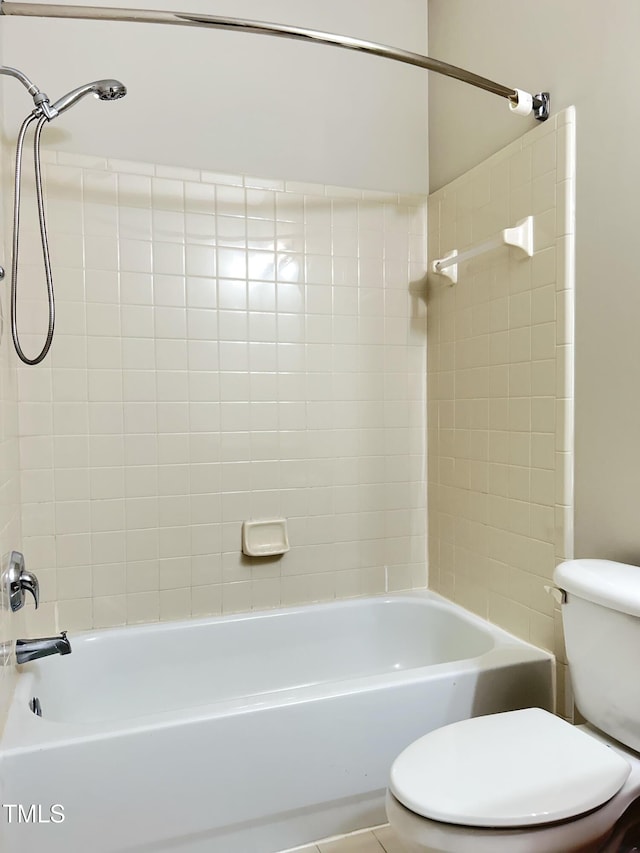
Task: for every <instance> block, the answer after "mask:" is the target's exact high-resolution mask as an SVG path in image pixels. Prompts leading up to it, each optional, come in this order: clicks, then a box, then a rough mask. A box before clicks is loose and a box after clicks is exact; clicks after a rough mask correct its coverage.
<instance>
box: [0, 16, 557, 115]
mask: <svg viewBox="0 0 640 853" xmlns="http://www.w3.org/2000/svg"><path fill="white" fill-rule="evenodd" d="M0 15H5V16H20V17H32V18H67V19H73V20H85V21H130V22H134V23H141V24H173V25H174V26H182V27H210V28H212V29H218V30H235V31H238V32H245V33H257V34H260V35H270V36H278V37H280V38H289V39H297V40H298V41H306V42H313V43H315V44H327V45H331V46H333V47H340V48H343V49H345V50H354V51H359V52H361V53H368V54H371V55H373V56H380V57H383V58H385V59H393V60H395V61H396V62H403V63H405V64H406V65H415V66H417V67H418V68H425V69H426V70H427V71H435V72H436V74H443V75H444V76H446V77H452V78H454V79H455V80H460V81H462V82H463V83H469V84H470V85H471V86H476V87H477V88H479V89H484V90H485V91H486V92H491V93H493V94H494V95H498V96H499V97H501V98H506V99H507V100H508V101H509V106H510V108H511V109H512V110H513V111H514V112H516V113H519V114H521V115H530V114H533V115H534V116H535V118H536V119H538V120H539V121H545V120H546V119H547V118H548V117H549V93H548V92H539V93H538V94H536V95H530V94H529V93H528V92H524V91H522V90H520V89H512V88H510V87H508V86H503V85H501V84H500V83H495V82H494V81H493V80H489V79H487V78H486V77H481V76H480V75H478V74H474V73H473V72H471V71H467V70H466V69H464V68H458V67H457V66H456V65H449V63H447V62H441V61H440V60H438V59H431V57H429V56H423V55H422V54H420V53H412V52H410V51H407V50H400V49H399V48H395V47H390V46H389V45H384V44H377V43H376V42H371V41H363V40H362V39H356V38H351V37H350V36H342V35H335V34H334V33H325V32H321V31H319V30H309V29H302V28H299V27H291V26H288V25H284V24H273V23H268V22H266V21H250V20H245V19H243V18H227V17H220V16H217V15H201V14H199V13H196V12H164V11H160V10H154V9H118V8H109V7H105V6H66V5H65V6H60V5H52V4H49V3H18V2H13V0H0Z"/></svg>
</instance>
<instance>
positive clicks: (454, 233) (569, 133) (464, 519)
mask: <svg viewBox="0 0 640 853" xmlns="http://www.w3.org/2000/svg"><path fill="white" fill-rule="evenodd" d="M573 118H574V115H573V111H572V110H565V111H563V112H562V113H560V114H559V115H558V116H553V117H552V118H550V119H549V121H548V122H546V123H545V124H544V125H541V126H538V127H536V128H534V129H533V130H532V131H530V132H529V133H527V134H526V135H525V136H524V137H523V138H522V139H521V140H520V139H518V140H516V141H515V142H513V143H511V144H510V145H508V146H507V147H506V148H504V149H503V150H502V151H500V152H498V153H496V154H494V155H493V156H492V157H490V158H488V159H487V160H485V161H484V162H483V163H481V164H479V165H478V166H475V167H474V168H473V169H471V170H469V171H468V172H466V173H465V174H464V175H462V176H461V177H460V178H457V179H456V180H455V181H453V182H451V183H449V184H447V185H446V186H445V187H443V188H442V189H440V190H438V191H437V192H435V193H434V194H432V195H431V196H430V197H429V258H430V259H431V260H433V259H436V258H441V257H443V256H444V255H445V254H446V253H447V252H449V251H451V250H452V249H454V248H455V249H457V250H458V251H459V252H462V251H465V250H466V249H468V248H469V247H471V246H475V245H477V244H478V243H481V242H482V241H484V240H487V239H489V238H491V237H493V236H494V235H495V234H497V233H498V232H499V231H500V230H501V229H502V228H507V227H510V226H513V225H515V224H516V223H517V222H519V221H520V220H522V219H524V218H525V217H527V216H532V217H533V231H534V253H533V257H531V258H528V257H522V256H520V255H519V254H518V252H517V251H516V250H515V249H506V248H499V249H496V250H494V251H491V252H488V253H486V254H483V255H480V256H479V257H477V258H476V259H475V260H471V261H467V262H464V263H462V264H460V265H459V266H458V269H457V273H458V281H457V283H456V284H454V285H453V286H449V284H448V281H447V279H446V278H445V277H444V276H441V275H437V274H433V273H430V275H429V301H428V327H427V340H428V359H427V364H428V401H429V409H428V417H427V424H428V429H429V442H428V447H429V464H428V470H429V488H428V497H429V583H430V586H431V587H432V588H434V589H436V590H438V591H439V592H442V593H443V594H444V595H446V596H447V597H449V598H452V599H454V600H455V601H457V602H458V603H460V604H462V605H463V606H465V607H467V608H469V609H470V610H473V611H475V612H476V613H479V614H480V615H481V616H483V617H485V618H488V619H490V620H491V621H493V622H496V623H497V624H499V625H501V626H502V627H504V628H507V629H508V630H510V631H512V632H513V633H515V634H517V635H518V636H521V637H523V638H524V639H526V640H530V641H531V642H533V643H535V644H536V645H538V646H542V647H544V648H547V649H549V650H551V651H554V652H556V653H560V654H561V653H562V649H561V648H558V649H556V621H555V620H556V619H557V614H554V601H553V599H552V598H551V596H549V595H547V594H546V592H545V589H544V587H545V585H546V584H549V583H550V582H551V579H552V575H553V569H554V567H555V565H556V563H557V562H558V561H559V560H562V559H565V558H567V557H571V556H572V485H573V483H572V449H573V435H572V431H571V428H570V427H571V416H572V409H573V400H572V378H573V377H572V367H573V357H572V325H573V324H572V308H573V276H572V271H573V265H572V255H573V234H574V216H573V196H574V166H575V158H574V155H573V152H574V147H575V146H574V135H575V134H574V127H575V126H574V123H573ZM554 616H555V619H554ZM557 624H558V625H559V621H558V623H557Z"/></svg>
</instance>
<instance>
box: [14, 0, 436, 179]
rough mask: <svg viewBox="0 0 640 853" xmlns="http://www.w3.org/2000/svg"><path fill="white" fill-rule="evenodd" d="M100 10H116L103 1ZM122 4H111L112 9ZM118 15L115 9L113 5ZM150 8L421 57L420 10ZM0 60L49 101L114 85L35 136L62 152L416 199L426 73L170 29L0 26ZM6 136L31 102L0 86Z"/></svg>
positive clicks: (336, 1) (195, 4)
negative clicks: (259, 23)
mask: <svg viewBox="0 0 640 853" xmlns="http://www.w3.org/2000/svg"><path fill="white" fill-rule="evenodd" d="M106 5H115V6H117V5H118V3H113V4H106ZM120 5H123V4H120ZM124 5H126V4H124ZM133 5H140V6H146V7H148V8H157V9H167V10H170V9H174V8H175V7H176V5H177V6H178V7H179V8H181V9H188V10H190V11H194V12H202V13H205V14H206V13H209V14H217V15H227V16H237V17H246V18H254V19H258V20H260V19H262V20H268V21H269V20H273V21H276V22H281V23H286V24H290V25H298V26H301V27H308V28H315V29H319V30H325V31H330V32H337V33H343V34H345V35H351V36H354V37H358V38H361V39H368V40H371V41H378V42H384V43H389V44H392V45H396V46H397V47H400V48H404V49H407V50H411V51H417V52H419V53H426V48H427V20H426V18H427V5H426V0H396V2H394V3H389V2H387V0H349V2H347V3H345V2H344V0H268V2H265V0H215V2H213V0H189V2H187V0H182V2H180V3H177V4H176V2H175V0H147V2H141V3H140V4H133ZM0 32H1V38H2V42H3V46H4V61H5V64H7V65H16V66H18V67H19V68H21V69H23V70H24V71H25V73H27V74H28V75H29V76H30V77H32V78H33V79H34V80H35V82H36V83H37V84H38V85H39V86H40V87H41V88H42V89H44V90H45V91H46V92H48V93H49V94H50V95H51V97H52V98H54V97H55V98H58V97H60V95H61V94H63V93H64V92H67V91H68V90H70V89H73V88H75V87H76V86H78V85H80V84H82V83H84V82H86V81H89V80H95V79H98V78H103V77H117V78H120V79H121V80H123V81H124V82H125V83H126V85H127V86H128V87H129V94H128V96H127V97H126V98H125V99H124V100H123V101H120V102H118V103H116V104H100V103H98V102H97V101H94V100H93V99H88V100H85V101H84V102H83V103H82V105H78V106H76V107H75V108H74V109H73V110H72V111H70V112H67V113H65V115H64V116H63V117H61V118H60V119H59V120H58V121H56V123H55V124H54V125H51V126H50V127H48V128H47V129H46V131H45V133H44V140H45V144H46V145H48V146H50V147H52V148H55V149H58V150H65V151H74V152H80V153H85V152H91V153H94V154H100V155H103V156H108V157H120V158H125V159H135V160H144V161H149V162H154V163H180V164H182V165H185V166H192V167H195V168H203V169H209V170H215V171H219V172H226V173H235V174H240V175H242V174H253V175H265V176H267V177H277V178H289V179H297V180H305V181H317V182H319V183H322V184H338V185H345V186H356V187H365V188H370V189H385V190H391V191H396V192H397V191H404V192H422V193H426V191H427V115H426V96H427V74H426V73H425V72H424V71H422V70H420V69H416V68H410V67H408V66H404V65H400V64H399V63H393V62H389V61H387V60H383V59H378V58H376V57H369V56H364V55H358V54H355V53H351V52H348V51H344V50H338V49H334V48H329V47H321V46H320V47H318V46H315V45H309V44H301V43H298V42H293V41H289V40H283V39H276V38H268V37H265V36H258V35H251V34H238V33H229V32H219V31H215V30H208V31H205V30H200V29H198V30H196V29H189V28H179V27H171V26H152V25H140V24H122V23H111V24H109V23H90V22H77V21H52V20H37V19H28V20H27V19H19V18H3V20H2V27H0ZM6 90H7V107H6V116H5V118H6V130H5V132H6V133H7V134H8V135H11V136H15V133H16V130H17V126H18V124H19V121H20V119H21V118H22V117H24V115H25V114H26V112H27V109H28V105H29V100H28V99H27V98H26V97H25V93H24V91H21V87H20V86H19V85H18V84H17V83H16V82H15V81H11V82H10V83H8V84H6Z"/></svg>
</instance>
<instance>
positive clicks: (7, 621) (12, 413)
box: [0, 146, 23, 729]
mask: <svg viewBox="0 0 640 853" xmlns="http://www.w3.org/2000/svg"><path fill="white" fill-rule="evenodd" d="M5 166H6V161H5V152H4V151H3V150H2V146H0V180H2V178H3V177H4V175H5V174H6V170H5ZM3 185H4V184H3ZM9 204H10V200H9V198H7V196H6V194H5V197H4V199H3V204H0V264H1V265H2V266H3V267H5V268H6V275H5V278H4V279H3V280H2V281H0V313H1V317H0V558H1V561H2V562H1V564H0V574H2V572H3V571H4V569H5V568H6V565H7V560H8V556H9V553H10V552H11V551H12V550H14V549H19V548H20V545H21V535H20V477H19V470H18V439H17V425H18V408H17V399H18V394H17V383H16V370H15V365H14V361H13V352H12V344H11V332H10V329H9V298H8V297H9V280H10V257H9V256H8V255H7V252H6V246H7V241H6V240H5V239H4V235H5V231H4V228H3V223H4V221H5V219H6V212H7V209H8V207H9ZM22 627H23V620H22V619H21V618H20V615H13V614H10V613H9V612H8V611H7V609H6V602H5V601H4V597H3V591H2V589H0V729H1V728H2V724H3V720H4V716H5V711H6V708H7V706H8V703H9V700H10V699H11V695H12V692H13V676H14V669H13V666H12V663H13V661H12V658H11V654H10V652H11V649H12V645H13V640H15V638H16V637H17V636H19V634H20V631H21V629H22Z"/></svg>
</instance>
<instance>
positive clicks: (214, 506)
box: [18, 153, 426, 633]
mask: <svg viewBox="0 0 640 853" xmlns="http://www.w3.org/2000/svg"><path fill="white" fill-rule="evenodd" d="M48 159H49V161H50V162H49V163H48V164H47V167H46V181H47V187H48V209H49V215H50V224H51V230H50V243H51V246H52V257H53V262H54V268H55V270H56V274H57V296H58V302H57V305H58V310H57V333H56V337H55V339H54V343H53V346H52V349H51V355H50V357H49V358H48V359H47V360H46V361H45V362H44V363H43V364H42V365H41V366H38V367H35V368H34V367H20V368H19V370H18V374H19V377H18V388H19V430H20V461H21V466H22V469H23V473H22V477H23V494H22V498H23V534H24V550H25V554H26V555H27V556H28V559H29V563H30V566H31V567H32V568H33V569H34V570H35V571H37V573H38V576H39V579H40V583H41V588H42V600H43V604H42V607H41V610H40V611H39V613H38V614H33V611H32V610H31V608H29V613H30V615H34V616H35V619H34V621H33V622H30V624H29V629H30V630H32V631H33V632H37V633H40V632H43V631H50V630H54V629H57V630H60V629H65V628H68V629H69V630H79V629H83V628H90V627H97V628H99V627H107V626H110V625H119V624H124V623H134V622H148V621H154V620H157V619H176V618H187V617H189V616H204V615H207V614H215V613H220V612H224V613H229V612H233V611H243V610H251V609H255V608H264V607H273V606H278V605H281V604H294V603H299V602H309V601H319V600H327V599H333V598H336V597H345V596H353V595H361V594H371V593H377V592H384V591H385V590H391V589H406V588H409V587H413V586H424V585H425V583H426V572H425V483H424V470H425V459H424V430H425V388H424V369H425V367H424V365H425V348H426V317H425V314H426V311H425V305H424V302H423V301H422V300H421V299H419V298H417V297H414V296H412V294H411V292H410V282H411V281H412V280H416V279H419V278H421V277H422V276H423V275H424V269H425V244H426V221H425V213H426V211H425V201H426V200H425V199H424V198H423V197H417V196H411V197H408V196H405V197H399V196H398V195H397V194H395V195H392V194H388V193H387V194H385V193H371V192H362V191H359V190H351V189H339V188H337V187H328V186H320V185H317V184H309V183H304V184H301V183H295V182H292V181H287V182H284V181H268V180H264V179H259V178H252V177H250V176H244V177H242V176H241V177H238V176H235V175H221V174H218V173H216V174H213V173H210V172H205V173H202V172H199V171H196V170H190V169H184V168H177V167H163V166H156V165H154V164H151V163H148V162H147V163H131V162H123V161H115V160H109V161H106V160H104V159H100V158H97V157H77V156H74V155H69V154H64V153H61V154H59V155H55V156H54V155H51V154H49V157H48ZM33 224H35V223H33ZM24 239H25V245H26V246H29V245H31V246H34V247H36V246H37V235H36V234H35V233H34V232H33V231H31V230H30V229H29V228H28V227H25V235H24ZM34 251H35V249H34ZM22 285H23V287H22V306H23V311H22V315H21V316H22V324H21V325H22V331H23V334H24V345H25V348H27V351H28V352H31V351H35V350H36V348H37V346H38V345H39V341H40V340H41V338H42V335H43V334H44V331H45V328H46V310H45V305H44V302H43V300H42V287H43V286H42V274H41V270H40V268H39V266H38V265H37V264H33V265H31V264H29V263H28V256H27V257H25V262H24V264H23V268H22ZM277 516H284V517H286V518H287V519H288V523H289V538H290V543H291V550H290V552H289V553H288V554H286V555H285V556H284V557H283V558H282V559H275V560H274V559H271V560H264V559H250V558H246V557H243V555H242V554H241V551H240V544H241V524H242V521H243V520H245V519H251V518H258V519H259V518H272V517H277Z"/></svg>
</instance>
